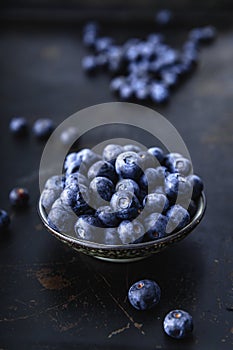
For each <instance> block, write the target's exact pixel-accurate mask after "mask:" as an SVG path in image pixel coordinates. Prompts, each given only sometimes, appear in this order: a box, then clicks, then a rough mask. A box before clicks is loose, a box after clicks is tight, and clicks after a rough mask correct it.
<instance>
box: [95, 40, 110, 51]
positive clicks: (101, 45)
mask: <svg viewBox="0 0 233 350" xmlns="http://www.w3.org/2000/svg"><path fill="white" fill-rule="evenodd" d="M113 43H114V40H113V39H112V38H110V37H101V38H97V39H96V41H95V50H96V52H97V53H100V52H102V51H106V50H108V49H109V48H110V47H111V46H112V45H113Z"/></svg>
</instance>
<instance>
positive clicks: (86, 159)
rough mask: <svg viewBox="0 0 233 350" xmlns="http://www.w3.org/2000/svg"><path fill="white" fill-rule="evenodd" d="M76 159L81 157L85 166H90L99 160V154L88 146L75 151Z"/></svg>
mask: <svg viewBox="0 0 233 350" xmlns="http://www.w3.org/2000/svg"><path fill="white" fill-rule="evenodd" d="M76 155H77V159H81V161H82V162H83V163H84V164H85V165H86V166H87V167H90V166H91V165H92V164H94V163H95V162H98V161H99V160H101V157H100V155H98V154H96V153H95V152H93V151H92V150H91V149H89V148H83V149H82V150H81V151H79V152H77V153H76Z"/></svg>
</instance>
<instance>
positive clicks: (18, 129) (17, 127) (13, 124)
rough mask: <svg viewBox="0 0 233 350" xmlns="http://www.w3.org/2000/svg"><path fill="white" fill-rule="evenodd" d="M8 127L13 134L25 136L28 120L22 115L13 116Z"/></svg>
mask: <svg viewBox="0 0 233 350" xmlns="http://www.w3.org/2000/svg"><path fill="white" fill-rule="evenodd" d="M9 128H10V131H11V132H12V134H14V135H15V136H25V135H26V134H27V133H28V122H27V120H26V119H25V118H23V117H15V118H13V119H11V121H10V125H9Z"/></svg>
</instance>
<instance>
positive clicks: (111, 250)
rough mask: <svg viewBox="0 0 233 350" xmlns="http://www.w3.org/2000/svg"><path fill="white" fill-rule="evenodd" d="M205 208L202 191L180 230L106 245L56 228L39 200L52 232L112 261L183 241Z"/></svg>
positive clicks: (75, 246) (148, 253)
mask: <svg viewBox="0 0 233 350" xmlns="http://www.w3.org/2000/svg"><path fill="white" fill-rule="evenodd" d="M205 209H206V198H205V195H204V193H202V195H201V197H200V199H199V202H198V206H197V212H196V214H195V215H194V217H193V218H192V220H191V222H190V223H189V224H188V225H187V226H185V227H184V228H182V229H181V230H180V231H177V232H175V233H173V234H170V235H168V236H166V237H164V238H161V239H157V240H155V241H150V242H145V243H137V244H136V243H135V244H125V245H105V244H99V243H94V242H89V241H84V240H80V239H77V238H75V237H72V236H69V235H67V234H65V233H62V232H58V231H56V230H54V229H53V228H52V227H50V226H49V223H48V220H47V213H46V211H45V209H44V207H43V206H42V203H41V198H40V200H39V215H40V217H41V219H42V222H43V224H44V225H45V227H46V228H47V230H48V231H49V232H50V233H52V234H53V235H54V236H55V237H56V238H58V239H59V240H60V241H62V242H63V243H66V244H68V245H69V246H70V247H71V248H73V249H75V250H77V251H78V252H80V253H84V254H87V255H90V256H92V257H94V258H98V259H101V260H106V261H111V262H131V261H137V260H141V259H144V258H147V257H149V256H151V255H152V254H155V253H158V252H160V251H161V250H163V249H164V248H166V247H168V246H170V245H171V244H173V243H176V242H179V241H181V240H182V239H183V238H185V237H186V236H187V235H188V234H189V233H190V232H192V231H193V229H194V228H195V227H196V226H197V225H198V224H199V223H200V221H201V219H202V218H203V216H204V213H205Z"/></svg>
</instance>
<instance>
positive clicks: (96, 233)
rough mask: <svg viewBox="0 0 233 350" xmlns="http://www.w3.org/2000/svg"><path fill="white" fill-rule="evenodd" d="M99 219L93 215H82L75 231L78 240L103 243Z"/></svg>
mask: <svg viewBox="0 0 233 350" xmlns="http://www.w3.org/2000/svg"><path fill="white" fill-rule="evenodd" d="M100 227H101V224H100V223H99V221H98V219H97V218H96V217H95V216H92V215H82V216H80V217H79V218H78V220H77V222H76V223H75V226H74V231H75V234H76V237H77V238H78V239H82V240H86V241H91V242H95V243H102V241H103V230H101V229H98V228H100Z"/></svg>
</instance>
